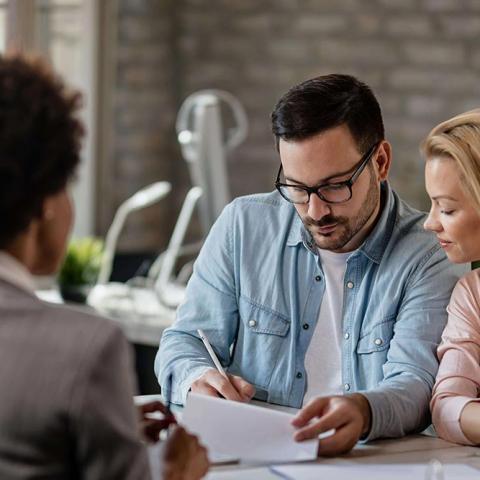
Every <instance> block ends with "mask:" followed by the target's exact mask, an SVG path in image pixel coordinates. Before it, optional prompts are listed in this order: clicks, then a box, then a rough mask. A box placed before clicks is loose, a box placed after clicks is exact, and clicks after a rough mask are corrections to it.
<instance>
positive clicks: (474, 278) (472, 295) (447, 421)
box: [430, 272, 480, 445]
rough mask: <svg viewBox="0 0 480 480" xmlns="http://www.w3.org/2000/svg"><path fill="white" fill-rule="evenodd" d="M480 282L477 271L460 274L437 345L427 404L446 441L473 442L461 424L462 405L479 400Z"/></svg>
mask: <svg viewBox="0 0 480 480" xmlns="http://www.w3.org/2000/svg"><path fill="white" fill-rule="evenodd" d="M479 295H480V281H479V276H478V273H477V272H471V273H470V274H468V275H467V276H465V277H463V278H462V279H461V280H460V281H459V282H458V283H457V285H456V287H455V289H454V290H453V293H452V298H451V300H450V304H449V306H448V308H447V311H448V322H447V326H446V328H445V331H444V332H443V335H442V343H441V344H440V346H439V347H438V358H439V360H440V368H439V370H438V375H437V380H436V383H435V386H434V388H433V395H432V400H431V403H430V407H431V409H432V421H433V425H434V426H435V429H436V430H437V433H438V435H439V436H440V437H442V438H444V439H445V440H449V441H451V442H455V443H461V444H465V445H472V442H470V440H468V438H467V437H466V436H465V435H464V433H463V431H462V429H461V427H460V415H461V413H462V410H463V409H464V408H465V405H467V403H470V402H474V401H480V399H479V398H477V395H478V390H479V389H480V318H479V316H480V308H479V302H478V296H479Z"/></svg>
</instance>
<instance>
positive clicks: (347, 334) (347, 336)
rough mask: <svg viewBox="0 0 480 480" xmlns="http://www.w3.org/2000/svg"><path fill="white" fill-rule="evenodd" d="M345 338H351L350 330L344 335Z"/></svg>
mask: <svg viewBox="0 0 480 480" xmlns="http://www.w3.org/2000/svg"><path fill="white" fill-rule="evenodd" d="M343 338H344V339H345V340H348V339H349V338H350V334H349V333H348V332H346V333H345V335H344V336H343Z"/></svg>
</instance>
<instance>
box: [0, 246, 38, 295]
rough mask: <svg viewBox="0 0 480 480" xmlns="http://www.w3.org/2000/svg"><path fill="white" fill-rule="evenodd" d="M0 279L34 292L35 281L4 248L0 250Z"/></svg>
mask: <svg viewBox="0 0 480 480" xmlns="http://www.w3.org/2000/svg"><path fill="white" fill-rule="evenodd" d="M0 280H4V281H5V282H7V283H10V284H12V285H15V286H16V287H18V288H21V289H22V290H25V291H27V292H29V293H32V294H33V293H35V283H34V281H33V277H32V275H31V274H30V272H29V271H28V270H27V268H26V267H25V266H24V265H23V264H22V263H20V262H19V261H18V260H17V259H16V258H14V257H13V256H12V255H10V254H9V253H7V252H5V251H4V250H0Z"/></svg>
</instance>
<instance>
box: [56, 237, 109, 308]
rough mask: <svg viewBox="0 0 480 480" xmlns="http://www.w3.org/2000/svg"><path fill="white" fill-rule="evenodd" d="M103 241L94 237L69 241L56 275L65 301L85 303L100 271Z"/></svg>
mask: <svg viewBox="0 0 480 480" xmlns="http://www.w3.org/2000/svg"><path fill="white" fill-rule="evenodd" d="M102 254H103V241H102V240H100V239H98V238H94V237H85V238H78V239H73V240H71V241H70V243H69V245H68V247H67V252H66V255H65V259H64V261H63V265H62V267H61V269H60V272H59V275H58V286H59V290H60V295H61V296H62V298H63V299H64V300H65V301H69V302H77V303H85V301H86V299H87V296H88V293H89V291H90V289H91V288H92V286H93V285H95V283H96V281H97V277H98V272H99V271H100V265H101V261H102Z"/></svg>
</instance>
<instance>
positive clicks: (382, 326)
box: [357, 316, 396, 355]
mask: <svg viewBox="0 0 480 480" xmlns="http://www.w3.org/2000/svg"><path fill="white" fill-rule="evenodd" d="M395 318H396V317H395V316H392V317H389V318H387V319H385V320H383V321H382V322H380V323H378V324H376V325H374V326H369V327H368V329H367V331H366V332H365V333H363V332H360V338H359V339H358V343H357V353H358V354H359V355H363V354H368V353H375V352H384V351H385V350H387V349H388V348H389V346H390V340H391V339H392V337H393V326H394V323H395Z"/></svg>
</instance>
